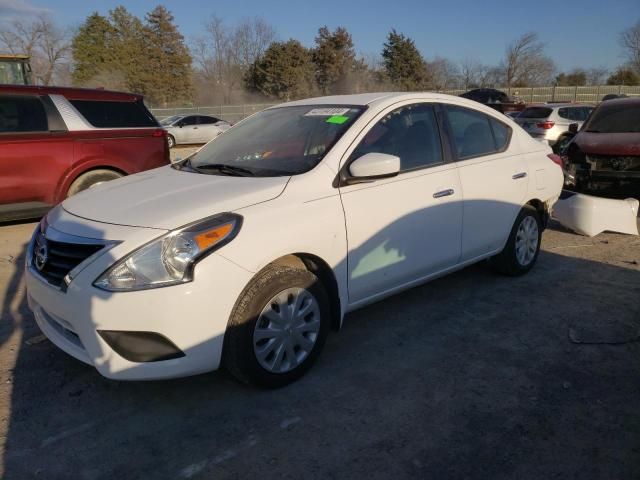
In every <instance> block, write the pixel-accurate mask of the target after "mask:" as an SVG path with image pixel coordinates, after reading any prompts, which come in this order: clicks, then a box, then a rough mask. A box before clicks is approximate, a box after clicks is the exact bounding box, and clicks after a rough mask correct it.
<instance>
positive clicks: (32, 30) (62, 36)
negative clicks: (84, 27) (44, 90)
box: [0, 15, 71, 85]
mask: <svg viewBox="0 0 640 480" xmlns="http://www.w3.org/2000/svg"><path fill="white" fill-rule="evenodd" d="M0 48H2V49H6V50H8V51H9V52H11V53H14V54H18V53H22V54H26V55H29V56H30V57H31V66H32V70H33V75H34V77H35V79H36V81H37V82H38V83H41V84H43V85H49V84H50V83H51V82H52V81H55V80H57V79H58V76H60V78H65V77H66V73H65V71H66V69H65V66H64V65H65V63H66V62H67V61H68V59H69V53H70V51H71V45H70V42H69V35H68V32H66V31H64V30H62V29H60V28H59V27H58V26H57V25H56V24H55V23H53V20H52V19H51V18H50V17H49V16H47V15H40V16H38V17H37V18H36V19H35V20H33V21H23V20H16V21H14V22H13V23H11V24H9V25H5V26H0ZM58 74H60V75H58Z"/></svg>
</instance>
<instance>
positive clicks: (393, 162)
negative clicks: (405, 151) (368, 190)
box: [347, 153, 400, 184]
mask: <svg viewBox="0 0 640 480" xmlns="http://www.w3.org/2000/svg"><path fill="white" fill-rule="evenodd" d="M398 172H400V157H396V156H395V155H387V154H386V153H367V154H365V155H363V156H361V157H360V158H357V159H356V160H354V161H353V163H352V164H351V165H349V173H350V174H351V178H349V179H347V183H349V184H350V183H360V182H368V181H373V180H376V179H378V178H387V177H394V176H396V175H397V174H398Z"/></svg>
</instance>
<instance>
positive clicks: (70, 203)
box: [62, 167, 290, 230]
mask: <svg viewBox="0 0 640 480" xmlns="http://www.w3.org/2000/svg"><path fill="white" fill-rule="evenodd" d="M289 178H290V177H231V176H222V175H207V174H198V173H192V172H187V171H179V170H176V169H174V168H171V167H162V168H157V169H155V170H149V171H147V172H143V173H138V174H136V175H131V176H128V177H124V178H121V179H118V180H113V181H111V182H107V183H104V184H101V185H98V186H96V187H94V188H91V189H89V190H85V191H84V192H81V193H79V194H78V195H75V196H73V197H70V198H68V199H67V200H65V201H64V203H63V204H62V207H63V208H64V209H65V210H66V211H67V212H69V213H71V214H73V215H76V216H78V217H83V218H87V219H89V220H95V221H98V222H104V223H112V224H116V225H127V226H132V227H148V228H159V229H165V230H172V229H174V228H178V227H181V226H183V225H186V224H188V223H191V222H194V221H197V220H200V219H202V218H206V217H209V216H211V215H215V214H217V213H221V212H230V211H234V210H238V209H240V208H243V207H248V206H250V205H255V204H257V203H262V202H266V201H268V200H271V199H273V198H276V197H277V196H279V195H280V194H281V193H282V192H283V190H284V188H285V187H286V185H287V182H288V180H289Z"/></svg>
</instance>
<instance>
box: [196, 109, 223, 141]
mask: <svg viewBox="0 0 640 480" xmlns="http://www.w3.org/2000/svg"><path fill="white" fill-rule="evenodd" d="M217 121H218V119H216V118H214V117H209V116H206V115H198V128H199V133H198V142H199V143H207V142H209V141H211V140H213V139H214V138H216V137H217V136H218V135H219V134H220V133H222V131H221V130H220V129H219V128H218V127H217V126H216V122H217Z"/></svg>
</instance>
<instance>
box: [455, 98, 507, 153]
mask: <svg viewBox="0 0 640 480" xmlns="http://www.w3.org/2000/svg"><path fill="white" fill-rule="evenodd" d="M446 109H447V118H448V120H449V125H450V126H451V133H452V136H453V144H454V147H455V151H456V153H457V157H458V159H464V158H470V157H477V156H480V155H489V154H491V153H495V152H497V151H499V150H503V149H504V148H505V147H506V145H507V143H508V142H509V137H510V134H511V130H510V129H509V127H508V126H506V125H504V124H503V123H502V122H499V121H497V120H495V119H493V118H491V117H489V116H488V115H485V114H484V113H481V112H477V111H475V110H471V109H469V108H464V107H457V106H453V105H447V106H446ZM492 127H494V129H492ZM505 129H506V131H505ZM494 133H495V138H494Z"/></svg>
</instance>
